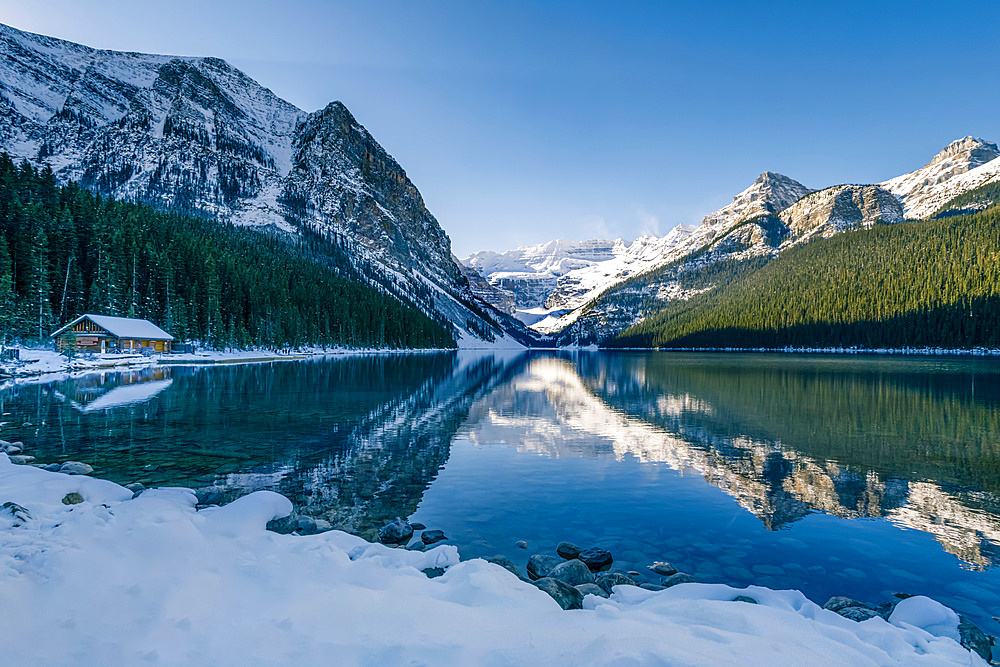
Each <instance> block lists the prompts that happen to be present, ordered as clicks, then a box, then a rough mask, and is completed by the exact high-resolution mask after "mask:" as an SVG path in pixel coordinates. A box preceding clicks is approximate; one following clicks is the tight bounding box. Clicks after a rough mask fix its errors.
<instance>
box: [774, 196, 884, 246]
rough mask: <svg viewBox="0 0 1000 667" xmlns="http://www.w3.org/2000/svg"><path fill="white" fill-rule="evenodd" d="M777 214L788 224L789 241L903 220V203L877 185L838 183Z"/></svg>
mask: <svg viewBox="0 0 1000 667" xmlns="http://www.w3.org/2000/svg"><path fill="white" fill-rule="evenodd" d="M778 217H779V218H780V219H781V220H782V222H784V223H785V224H786V225H787V226H788V231H789V233H790V237H791V238H790V240H789V243H791V244H794V243H801V242H802V241H807V240H809V239H812V238H815V237H828V236H832V235H833V234H836V233H838V232H842V231H846V230H848V229H859V228H867V227H871V226H873V225H876V224H886V225H890V224H894V223H897V222H902V221H903V207H902V206H901V205H900V203H899V201H897V200H896V198H895V197H894V196H893V195H892V193H891V192H889V191H888V190H885V189H884V188H881V187H879V186H876V185H836V186H834V187H832V188H826V189H825V190H820V191H818V192H814V193H812V194H810V195H809V196H807V197H803V198H802V199H800V200H799V201H797V202H795V203H794V204H792V205H791V206H789V207H788V208H786V209H785V210H784V211H782V212H781V213H780V214H779V215H778Z"/></svg>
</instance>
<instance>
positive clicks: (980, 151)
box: [927, 137, 1000, 169]
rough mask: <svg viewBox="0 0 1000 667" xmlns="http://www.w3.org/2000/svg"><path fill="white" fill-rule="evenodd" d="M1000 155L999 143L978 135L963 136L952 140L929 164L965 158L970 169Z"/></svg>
mask: <svg viewBox="0 0 1000 667" xmlns="http://www.w3.org/2000/svg"><path fill="white" fill-rule="evenodd" d="M998 157H1000V149H998V148H997V145H996V144H994V143H991V142H989V141H985V140H983V139H978V138H976V137H962V138H961V139H956V140H955V141H953V142H951V143H950V144H948V145H947V146H945V147H944V149H942V150H941V152H940V153H938V154H937V155H935V156H934V159H932V160H931V161H930V162H929V163H928V164H927V166H931V165H936V164H941V163H942V162H945V161H947V160H955V159H956V158H957V159H958V160H964V161H965V162H966V164H968V165H969V168H970V169H974V168H976V167H978V166H979V165H981V164H986V163H987V162H989V161H990V160H995V159H996V158H998Z"/></svg>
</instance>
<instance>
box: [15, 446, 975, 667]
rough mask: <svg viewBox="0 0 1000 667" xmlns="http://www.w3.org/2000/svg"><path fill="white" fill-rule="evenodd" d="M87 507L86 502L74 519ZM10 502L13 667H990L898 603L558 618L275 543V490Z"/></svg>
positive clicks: (498, 597)
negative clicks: (212, 666) (328, 666)
mask: <svg viewBox="0 0 1000 667" xmlns="http://www.w3.org/2000/svg"><path fill="white" fill-rule="evenodd" d="M74 493H75V494H79V496H80V497H82V499H83V501H82V502H79V503H78V504H72V505H66V504H63V503H64V500H63V499H64V498H66V497H67V496H68V494H74ZM0 499H2V500H3V501H4V502H11V503H16V504H17V506H19V507H12V506H9V505H8V506H7V507H5V509H4V510H2V511H0V533H2V539H0V605H2V607H3V608H4V609H7V610H9V612H10V613H11V614H13V615H14V616H16V628H13V629H11V630H10V631H9V632H8V633H6V638H5V646H4V660H5V661H9V663H10V664H67V663H73V664H110V663H125V662H137V661H141V662H161V663H169V664H176V663H191V662H198V663H217V664H246V663H267V664H287V663H303V662H307V663H319V662H322V663H331V662H333V663H336V664H400V663H409V664H492V665H508V664H609V663H628V664H673V665H703V664H737V663H738V664H751V665H754V664H772V665H773V664H779V665H785V664H787V665H791V664H797V665H801V664H824V665H897V664H906V665H982V664H985V662H983V661H982V660H981V659H980V658H979V656H976V655H974V654H972V653H970V652H969V651H967V650H965V649H963V648H962V647H961V646H959V644H958V643H957V642H956V641H955V640H954V637H955V636H957V635H956V632H957V631H956V626H957V622H958V619H957V617H956V616H955V615H954V612H951V610H948V609H946V608H945V607H943V606H941V605H940V604H938V603H936V602H934V601H932V600H929V599H927V598H912V599H909V600H906V601H904V602H901V603H900V604H899V606H898V607H897V609H898V610H899V611H898V612H897V613H894V615H893V616H892V617H890V620H891V621H892V622H891V623H890V622H886V621H884V620H882V619H881V618H874V619H871V620H868V621H864V622H862V623H856V622H854V621H851V620H848V619H846V618H843V617H841V616H839V615H837V614H835V613H834V612H831V611H826V610H823V609H821V608H820V607H819V606H817V605H816V604H814V603H813V602H810V601H809V600H807V599H806V598H805V597H803V596H802V594H801V593H798V592H796V591H774V590H770V589H767V588H761V587H755V586H751V587H749V588H747V589H734V588H731V587H729V586H725V585H721V584H681V585H678V586H674V587H672V588H669V589H667V590H664V591H659V592H651V591H646V590H643V589H639V588H636V587H630V586H619V587H616V588H615V592H614V595H613V596H612V598H611V599H610V600H606V599H601V598H598V597H595V596H588V597H587V598H586V599H585V603H584V606H585V608H584V609H582V610H576V611H563V610H562V609H560V608H559V607H558V605H556V603H555V602H554V601H553V600H552V599H551V598H550V597H549V596H548V595H547V594H545V593H543V592H542V591H540V590H538V589H537V588H535V587H534V586H533V585H531V584H529V583H527V582H524V581H521V580H519V579H517V578H516V577H515V576H514V575H512V574H511V573H509V572H508V571H506V570H504V569H503V568H501V567H499V566H496V565H493V564H490V563H487V562H485V561H483V560H479V559H476V560H470V561H465V562H459V554H458V550H457V549H456V548H455V547H453V546H439V547H436V548H433V549H430V550H428V551H426V552H424V553H421V552H414V551H407V550H403V549H390V548H388V547H385V546H383V545H379V544H372V543H369V542H366V541H364V540H362V539H361V538H358V537H354V536H351V535H348V534H346V533H342V532H339V531H330V532H326V533H322V534H319V535H313V536H298V535H279V534H277V533H272V532H269V531H267V530H265V524H266V523H267V521H268V520H270V519H272V518H277V517H281V516H284V515H287V514H288V513H289V512H290V511H291V510H292V505H291V503H290V502H289V501H288V500H287V499H286V498H284V497H283V496H281V495H279V494H276V493H272V492H268V491H258V492H255V493H252V494H250V495H247V496H244V497H243V498H240V499H239V500H237V501H235V502H232V503H230V504H229V505H226V506H223V507H217V508H216V507H213V508H207V509H202V510H200V511H198V510H196V508H195V503H196V498H195V495H194V493H193V492H192V491H190V490H188V489H178V488H169V489H154V490H148V491H145V492H143V493H142V494H141V495H139V496H138V497H136V498H134V499H133V498H132V493H131V492H130V491H128V490H127V489H125V488H123V487H120V486H118V485H116V484H113V483H111V482H108V481H103V480H99V479H91V478H89V477H84V476H70V475H64V474H61V473H52V472H46V471H43V470H41V469H38V468H33V467H30V466H20V465H14V464H12V463H10V460H9V458H8V457H7V455H5V454H0ZM74 499H76V498H75V497H74ZM76 500H79V499H76ZM431 567H436V568H445V573H444V575H443V576H440V577H437V578H433V579H431V578H428V577H427V576H426V575H425V574H424V573H423V572H422V571H421V570H422V569H424V568H431ZM740 594H742V595H747V596H750V597H753V598H754V599H756V600H757V601H758V603H759V604H750V603H747V602H733V601H732V599H733V598H734V597H735V596H736V595H740Z"/></svg>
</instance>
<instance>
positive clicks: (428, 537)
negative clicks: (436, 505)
mask: <svg viewBox="0 0 1000 667" xmlns="http://www.w3.org/2000/svg"><path fill="white" fill-rule="evenodd" d="M447 539H448V538H447V537H446V536H445V534H444V531H443V530H425V531H424V532H423V533H422V534H421V535H420V541H421V542H423V543H424V544H434V543H435V542H440V541H442V540H447Z"/></svg>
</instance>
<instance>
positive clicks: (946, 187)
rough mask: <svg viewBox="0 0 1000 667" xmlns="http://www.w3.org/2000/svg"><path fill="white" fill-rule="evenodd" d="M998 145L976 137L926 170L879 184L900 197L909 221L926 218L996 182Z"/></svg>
mask: <svg viewBox="0 0 1000 667" xmlns="http://www.w3.org/2000/svg"><path fill="white" fill-rule="evenodd" d="M998 158H1000V149H998V148H997V145H996V144H994V143H991V142H988V141H984V140H983V139H977V138H975V137H963V138H961V139H958V140H956V141H953V142H951V143H950V144H948V145H947V146H945V148H944V149H943V150H942V151H941V152H940V153H938V154H937V155H935V156H934V158H933V159H932V160H931V161H930V162H928V163H927V164H926V165H925V166H923V167H921V168H920V169H917V170H916V171H911V172H910V173H908V174H903V175H902V176H897V177H896V178H891V179H889V180H888V181H885V182H883V183H879V185H881V186H882V187H883V188H885V189H886V190H888V191H889V192H891V193H892V194H894V195H896V197H897V198H898V199H899V201H900V203H901V204H902V205H903V210H904V212H905V214H906V217H908V218H926V217H928V216H930V215H933V214H934V212H935V211H937V209H938V208H940V207H941V206H942V205H943V204H945V203H946V202H948V201H949V200H951V199H953V198H954V197H957V196H958V195H960V194H963V193H965V192H968V191H969V190H971V189H972V188H974V187H977V186H979V185H983V184H985V183H988V182H991V181H992V180H996V178H997V175H998V173H1000V169H998V166H1000V165H998V164H994V163H996V162H997V160H998Z"/></svg>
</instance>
